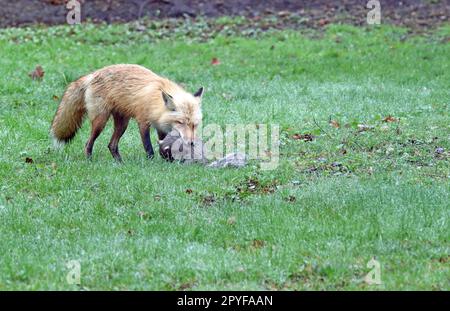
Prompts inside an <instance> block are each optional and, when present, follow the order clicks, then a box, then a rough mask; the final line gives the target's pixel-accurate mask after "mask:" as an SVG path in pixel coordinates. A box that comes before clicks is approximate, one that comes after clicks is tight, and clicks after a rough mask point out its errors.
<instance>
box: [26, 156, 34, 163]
mask: <svg viewBox="0 0 450 311" xmlns="http://www.w3.org/2000/svg"><path fill="white" fill-rule="evenodd" d="M33 162H34V161H33V159H32V158H29V157H26V158H25V163H29V164H32V163H33Z"/></svg>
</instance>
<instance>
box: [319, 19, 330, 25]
mask: <svg viewBox="0 0 450 311" xmlns="http://www.w3.org/2000/svg"><path fill="white" fill-rule="evenodd" d="M329 23H330V21H329V20H328V19H326V18H322V19H320V20H319V26H325V25H327V24H329Z"/></svg>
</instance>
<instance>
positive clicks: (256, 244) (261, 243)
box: [252, 239, 266, 248]
mask: <svg viewBox="0 0 450 311" xmlns="http://www.w3.org/2000/svg"><path fill="white" fill-rule="evenodd" d="M265 244H266V243H265V242H264V241H263V240H258V239H254V240H253V242H252V246H253V247H254V248H261V247H264V245H265Z"/></svg>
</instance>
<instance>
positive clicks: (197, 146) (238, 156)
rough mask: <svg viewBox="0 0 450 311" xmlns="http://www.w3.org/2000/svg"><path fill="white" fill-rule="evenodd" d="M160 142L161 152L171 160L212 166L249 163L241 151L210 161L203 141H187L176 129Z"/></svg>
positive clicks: (165, 157)
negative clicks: (189, 142)
mask: <svg viewBox="0 0 450 311" xmlns="http://www.w3.org/2000/svg"><path fill="white" fill-rule="evenodd" d="M158 144H159V154H160V155H161V157H162V158H163V159H166V160H167V161H170V162H173V161H179V162H181V163H183V164H193V163H199V164H203V165H207V166H208V167H212V168H222V167H244V166H245V165H246V164H247V157H246V155H245V154H243V153H241V152H234V153H230V154H228V155H227V156H225V157H224V158H221V159H219V160H216V161H214V162H212V163H209V162H210V161H208V159H207V156H206V148H205V144H204V143H203V141H201V140H200V139H196V140H194V142H193V143H192V144H188V143H185V142H184V141H183V139H182V138H181V135H180V133H179V132H178V131H176V130H172V131H171V132H170V133H168V134H167V135H166V137H165V138H164V139H163V140H159V141H158Z"/></svg>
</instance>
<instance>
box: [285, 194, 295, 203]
mask: <svg viewBox="0 0 450 311" xmlns="http://www.w3.org/2000/svg"><path fill="white" fill-rule="evenodd" d="M286 201H288V202H291V203H294V202H295V201H297V198H296V197H295V196H293V195H290V196H289V197H287V198H286Z"/></svg>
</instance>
